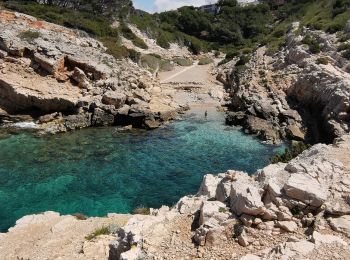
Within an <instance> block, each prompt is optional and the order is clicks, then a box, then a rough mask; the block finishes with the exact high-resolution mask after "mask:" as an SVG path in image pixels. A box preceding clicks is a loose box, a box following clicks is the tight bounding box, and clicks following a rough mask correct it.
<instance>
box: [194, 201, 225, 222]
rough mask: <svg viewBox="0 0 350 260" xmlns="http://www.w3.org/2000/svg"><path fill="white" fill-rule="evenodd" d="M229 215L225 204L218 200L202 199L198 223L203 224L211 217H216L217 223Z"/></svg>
mask: <svg viewBox="0 0 350 260" xmlns="http://www.w3.org/2000/svg"><path fill="white" fill-rule="evenodd" d="M228 217H229V211H228V209H227V208H226V205H225V204H224V203H222V202H220V201H203V202H202V205H201V208H200V214H199V225H200V226H201V225H203V224H204V223H205V222H206V221H208V220H209V219H211V218H214V219H216V220H217V221H218V222H219V223H222V222H223V221H225V220H227V218H228Z"/></svg>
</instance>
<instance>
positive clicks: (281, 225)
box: [276, 221, 298, 232]
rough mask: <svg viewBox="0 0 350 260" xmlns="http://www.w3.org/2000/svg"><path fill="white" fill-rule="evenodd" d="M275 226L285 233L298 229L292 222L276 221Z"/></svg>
mask: <svg viewBox="0 0 350 260" xmlns="http://www.w3.org/2000/svg"><path fill="white" fill-rule="evenodd" d="M276 226H277V227H279V228H282V229H283V230H285V231H287V232H294V231H296V230H297V229H298V225H297V224H296V223H295V222H294V221H278V222H277V223H276Z"/></svg>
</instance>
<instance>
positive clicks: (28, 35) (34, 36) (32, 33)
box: [18, 30, 40, 41]
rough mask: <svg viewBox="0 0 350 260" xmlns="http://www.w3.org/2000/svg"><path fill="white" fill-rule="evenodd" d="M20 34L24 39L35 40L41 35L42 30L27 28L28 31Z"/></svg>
mask: <svg viewBox="0 0 350 260" xmlns="http://www.w3.org/2000/svg"><path fill="white" fill-rule="evenodd" d="M18 36H19V38H21V39H22V40H26V41H33V40H35V39H37V38H39V37H40V32H38V31H33V30H27V31H23V32H21V33H20V34H19V35H18Z"/></svg>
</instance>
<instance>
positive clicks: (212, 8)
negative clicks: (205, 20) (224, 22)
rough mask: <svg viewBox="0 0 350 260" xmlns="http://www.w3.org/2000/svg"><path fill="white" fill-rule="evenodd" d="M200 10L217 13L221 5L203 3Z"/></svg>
mask: <svg viewBox="0 0 350 260" xmlns="http://www.w3.org/2000/svg"><path fill="white" fill-rule="evenodd" d="M199 10H200V11H202V12H204V13H210V14H217V13H219V11H220V7H219V6H218V5H217V4H209V5H202V6H201V7H199Z"/></svg>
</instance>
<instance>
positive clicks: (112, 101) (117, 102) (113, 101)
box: [102, 91, 126, 109]
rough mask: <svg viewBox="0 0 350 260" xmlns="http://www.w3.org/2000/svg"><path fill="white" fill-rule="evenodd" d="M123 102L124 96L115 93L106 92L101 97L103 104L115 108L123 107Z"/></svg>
mask: <svg viewBox="0 0 350 260" xmlns="http://www.w3.org/2000/svg"><path fill="white" fill-rule="evenodd" d="M125 101H126V95H125V94H123V93H119V92H116V91H107V92H106V93H105V94H104V95H103V97H102V102H103V104H106V105H112V106H114V107H115V108H121V107H123V106H124V104H125ZM124 109H125V108H124Z"/></svg>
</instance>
